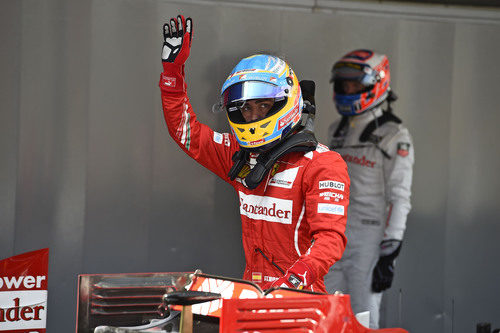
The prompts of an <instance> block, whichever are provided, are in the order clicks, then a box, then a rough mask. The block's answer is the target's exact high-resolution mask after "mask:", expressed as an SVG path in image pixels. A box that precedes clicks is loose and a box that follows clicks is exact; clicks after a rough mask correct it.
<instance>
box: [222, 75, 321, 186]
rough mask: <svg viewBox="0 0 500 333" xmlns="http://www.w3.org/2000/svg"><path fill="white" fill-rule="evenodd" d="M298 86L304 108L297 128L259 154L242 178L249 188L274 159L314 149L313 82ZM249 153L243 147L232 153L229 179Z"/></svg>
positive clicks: (314, 109) (257, 182) (238, 171)
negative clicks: (301, 91) (302, 97)
mask: <svg viewBox="0 0 500 333" xmlns="http://www.w3.org/2000/svg"><path fill="white" fill-rule="evenodd" d="M300 86H301V88H302V89H303V92H304V93H303V96H304V109H303V111H302V117H301V120H300V123H299V125H298V130H296V131H294V132H292V133H291V134H290V135H288V137H287V138H285V139H284V140H283V141H281V142H279V143H278V144H277V145H275V146H274V147H272V148H271V149H269V150H268V151H266V152H264V153H261V154H259V156H258V157H257V163H256V164H255V166H254V167H253V168H252V169H251V170H250V172H249V173H248V174H247V175H246V177H245V178H244V179H242V181H243V184H244V185H245V186H246V187H248V188H249V189H251V190H253V189H255V188H256V187H257V186H259V184H260V183H261V182H262V180H263V179H264V177H265V176H266V175H267V174H268V172H269V171H270V170H271V168H272V167H273V165H274V164H275V163H276V161H277V160H278V159H279V158H281V157H282V156H284V155H286V154H288V153H291V152H298V151H301V152H309V151H313V150H315V149H316V146H317V144H318V140H317V139H316V137H315V136H314V117H315V114H316V107H315V105H314V82H313V81H306V80H304V81H301V82H300ZM311 102H312V103H311ZM249 155H250V153H249V152H248V151H246V150H243V149H240V150H239V151H237V152H236V153H234V155H233V162H234V164H233V166H232V167H231V170H230V171H229V174H228V176H229V178H230V179H231V180H234V179H235V178H236V177H237V176H238V174H239V173H240V171H241V169H242V168H243V166H244V165H245V164H246V163H247V161H248V158H249Z"/></svg>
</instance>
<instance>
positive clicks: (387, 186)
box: [325, 107, 414, 328]
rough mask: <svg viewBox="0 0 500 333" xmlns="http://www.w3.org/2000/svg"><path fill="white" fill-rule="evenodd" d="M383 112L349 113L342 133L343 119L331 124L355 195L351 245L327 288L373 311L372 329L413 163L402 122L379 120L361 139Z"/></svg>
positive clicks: (402, 224) (406, 205) (406, 207)
mask: <svg viewBox="0 0 500 333" xmlns="http://www.w3.org/2000/svg"><path fill="white" fill-rule="evenodd" d="M382 114H383V112H382V109H381V108H380V107H378V108H375V109H372V110H369V111H367V112H365V113H363V114H361V115H358V116H352V117H349V118H348V121H347V124H346V126H343V129H344V130H343V131H337V128H338V127H339V123H340V119H339V120H337V121H335V122H334V123H333V124H332V125H331V126H330V128H329V140H330V149H332V150H335V151H337V152H338V153H340V155H341V156H342V157H343V158H344V160H345V161H346V163H347V167H348V173H349V177H350V178H351V196H350V204H349V207H348V214H347V227H346V236H347V239H348V241H347V247H346V250H345V252H344V255H343V257H342V259H341V260H340V261H338V262H337V263H336V264H335V265H334V266H332V267H331V268H330V271H329V273H328V274H327V275H326V276H325V284H326V289H327V291H328V292H329V293H334V292H335V291H341V292H343V293H346V294H350V295H351V305H352V308H353V311H354V313H359V312H363V311H370V327H371V328H378V321H379V308H380V302H381V299H382V293H374V292H372V290H371V284H372V272H373V268H374V267H375V265H376V263H377V260H378V258H379V255H380V243H381V242H382V241H383V240H400V241H401V240H403V235H404V231H405V228H406V216H407V214H408V212H409V211H410V208H411V204H410V194H411V182H412V168H413V161H414V152H413V143H412V138H411V136H410V133H409V132H408V130H407V129H406V128H405V127H404V126H402V125H401V124H399V123H397V122H394V121H388V122H385V123H383V124H382V125H381V126H377V123H375V130H374V131H373V132H372V135H371V136H370V139H369V140H368V141H364V142H362V141H360V136H361V134H362V133H363V131H364V130H365V128H366V127H367V125H368V124H369V123H370V122H371V121H372V120H374V119H376V118H377V119H381V118H379V117H381V116H382ZM336 132H337V136H336V137H334V134H335V133H336Z"/></svg>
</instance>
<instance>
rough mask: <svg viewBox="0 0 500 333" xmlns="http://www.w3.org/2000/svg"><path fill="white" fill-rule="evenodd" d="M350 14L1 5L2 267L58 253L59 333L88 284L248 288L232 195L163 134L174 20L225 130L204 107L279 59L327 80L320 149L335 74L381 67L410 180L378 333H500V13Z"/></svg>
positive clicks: (278, 7)
mask: <svg viewBox="0 0 500 333" xmlns="http://www.w3.org/2000/svg"><path fill="white" fill-rule="evenodd" d="M284 3H288V4H287V5H285V4H284ZM343 3H344V1H312V0H310V1H299V0H296V1H293V0H288V1H285V0H282V1H278V0H276V1H274V2H272V4H270V5H263V4H258V3H257V2H256V1H252V0H249V1H245V2H241V3H238V4H233V5H231V4H230V3H229V2H228V1H191V2H190V3H184V4H181V3H180V2H175V1H153V0H141V1H139V0H135V1H134V0H93V1H76V0H74V1H68V0H44V1H36V0H22V1H20V0H3V1H1V2H0V29H1V30H0V31H1V33H0V37H1V40H0V42H1V47H0V73H1V78H0V96H1V98H0V161H1V163H0V258H6V257H9V256H12V255H15V254H20V253H23V252H27V251H31V250H36V249H39V248H43V247H49V248H50V267H49V308H48V332H70V331H72V330H73V329H74V325H75V312H76V286H77V285H76V284H77V275H78V274H81V273H118V272H119V273H124V272H166V271H192V270H194V269H196V268H200V269H202V270H203V271H205V272H207V273H213V274H219V275H225V276H231V277H240V276H241V272H242V270H243V266H244V258H243V253H242V249H241V236H240V232H241V229H240V228H241V227H240V221H239V216H238V211H237V199H236V195H235V193H233V190H232V189H231V188H230V187H229V186H228V185H227V184H225V183H224V182H222V181H221V180H219V179H217V178H216V177H215V176H213V175H211V174H210V173H209V172H208V171H206V170H204V169H203V168H202V167H201V166H199V165H197V164H196V163H194V162H193V161H191V160H190V159H189V158H188V157H187V156H184V154H183V153H182V152H181V151H180V149H179V148H177V146H176V145H175V144H174V143H173V141H172V140H171V139H170V137H169V136H168V133H167V130H166V126H165V125H164V122H163V118H162V112H161V105H160V93H159V89H158V87H157V82H158V80H159V74H160V72H161V62H160V59H159V58H160V50H161V43H162V42H161V38H162V37H161V26H162V23H163V22H164V21H165V20H167V19H168V18H170V17H171V16H175V15H177V14H178V13H180V12H182V13H185V14H186V15H188V16H191V17H192V18H193V20H194V41H193V47H192V54H191V57H190V59H189V60H188V64H187V68H186V71H187V82H188V85H189V95H190V97H191V102H192V104H193V106H194V108H195V110H196V111H197V113H198V115H199V119H200V120H201V121H202V122H204V123H206V124H208V125H210V126H212V127H213V128H215V129H217V130H219V131H224V130H226V129H227V126H226V120H225V118H224V115H223V114H213V113H211V112H210V111H209V110H210V106H211V105H212V104H213V103H214V102H215V100H216V96H217V94H218V91H219V89H220V86H221V84H222V82H223V80H224V79H225V77H226V75H227V74H228V72H229V71H230V69H231V68H232V67H233V66H234V65H235V64H236V62H237V61H238V60H239V59H240V58H242V57H244V56H247V55H250V54H252V53H255V52H257V51H271V52H275V53H278V54H280V55H283V56H284V57H285V58H286V59H287V60H288V61H289V63H290V64H291V66H292V67H293V68H294V69H295V71H296V72H297V73H298V76H299V79H313V80H315V81H316V84H317V97H316V100H317V105H318V115H317V121H316V128H317V136H318V138H320V140H321V141H323V142H326V139H327V138H326V134H327V128H328V125H329V124H330V123H331V122H332V121H333V120H334V119H336V117H338V116H337V114H336V113H335V111H334V107H333V103H332V101H331V86H330V85H329V83H328V80H329V71H330V68H331V65H332V63H333V62H334V60H336V59H337V58H339V57H340V56H341V55H343V54H344V53H346V52H347V51H349V50H351V49H354V48H373V49H376V50H379V51H381V52H384V53H386V54H387V55H388V56H389V59H390V61H391V68H392V78H393V80H392V86H393V89H394V91H395V92H396V93H397V94H398V95H399V100H398V101H397V102H396V103H395V112H396V113H397V114H398V115H399V116H400V117H401V118H402V119H403V120H404V122H405V124H406V126H407V127H408V128H409V129H410V131H411V133H412V135H413V138H414V143H415V151H416V164H415V172H414V183H413V197H412V203H413V209H412V211H411V213H410V215H409V217H408V228H407V234H406V239H405V244H404V247H403V250H402V252H401V256H400V259H399V261H398V267H397V271H396V279H395V283H394V286H393V288H392V289H391V290H390V291H389V292H388V293H387V295H386V297H385V299H384V315H383V316H382V320H383V322H385V324H386V325H388V326H400V327H404V328H406V329H408V330H410V331H411V332H457V333H459V332H464V333H465V332H472V331H474V330H475V325H476V323H477V322H483V321H488V322H492V326H493V327H500V305H499V296H500V283H499V282H498V275H499V273H500V267H499V265H498V252H499V251H500V242H499V234H500V224H499V223H498V215H499V213H500V208H499V205H498V201H499V200H498V198H499V195H500V189H499V188H500V180H499V177H498V170H499V168H500V157H499V154H498V152H499V149H498V144H497V142H498V141H500V132H499V131H498V129H497V127H498V124H499V122H500V112H499V107H498V106H497V103H498V95H499V90H500V89H499V87H500V85H499V82H500V66H499V65H498V54H499V52H500V24H499V22H500V13H499V12H498V11H488V12H482V11H477V10H475V9H472V8H466V9H456V8H451V7H443V8H441V7H434V8H435V9H432V8H431V9H429V8H427V7H419V8H420V9H415V7H412V6H404V5H403V6H401V7H399V6H398V7H394V6H392V5H391V6H386V7H384V6H385V5H384V4H377V3H375V4H369V5H368V4H367V6H368V7H366V8H368V9H366V8H365V6H364V4H365V3H364V2H361V3H355V2H350V5H349V6H351V7H349V6H347V7H345V6H344V4H343ZM345 3H347V2H345ZM351 4H354V5H351ZM370 6H371V7H370ZM370 8H371V9H370ZM395 8H396V9H395ZM372 9H376V12H373V11H372Z"/></svg>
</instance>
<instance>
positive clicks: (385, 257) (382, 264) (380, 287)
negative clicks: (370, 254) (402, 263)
mask: <svg viewBox="0 0 500 333" xmlns="http://www.w3.org/2000/svg"><path fill="white" fill-rule="evenodd" d="M401 243H402V242H401V241H400V240H396V239H390V240H385V241H383V242H382V243H381V244H380V258H379V259H378V262H377V265H375V268H374V269H373V279H372V291H373V292H376V293H379V292H382V291H384V290H386V289H388V288H390V287H391V285H392V280H393V279H394V260H395V259H396V257H397V256H398V255H399V251H401Z"/></svg>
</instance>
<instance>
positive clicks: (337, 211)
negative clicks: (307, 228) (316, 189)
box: [318, 203, 344, 215]
mask: <svg viewBox="0 0 500 333" xmlns="http://www.w3.org/2000/svg"><path fill="white" fill-rule="evenodd" d="M318 213H323V214H332V215H344V206H342V205H335V204H327V203H319V204H318Z"/></svg>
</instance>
